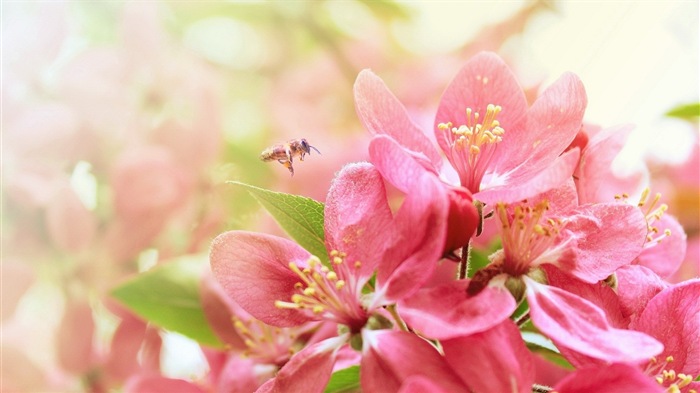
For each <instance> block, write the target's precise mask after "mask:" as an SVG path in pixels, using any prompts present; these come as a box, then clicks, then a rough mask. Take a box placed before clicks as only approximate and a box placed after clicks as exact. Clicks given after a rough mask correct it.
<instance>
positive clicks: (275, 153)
mask: <svg viewBox="0 0 700 393" xmlns="http://www.w3.org/2000/svg"><path fill="white" fill-rule="evenodd" d="M311 149H314V150H315V151H316V153H318V154H321V152H320V151H318V149H317V148H315V147H313V146H311V145H310V144H309V142H307V141H306V139H304V138H301V139H292V140H290V141H287V142H285V143H279V144H276V145H272V146H270V147H268V148H267V149H265V150H263V151H262V153H260V159H261V160H263V161H277V162H279V163H280V164H282V165H284V166H285V167H286V168H287V169H289V172H290V173H291V174H292V176H294V166H293V162H294V157H297V156H298V157H299V161H304V156H305V155H307V154H309V155H311Z"/></svg>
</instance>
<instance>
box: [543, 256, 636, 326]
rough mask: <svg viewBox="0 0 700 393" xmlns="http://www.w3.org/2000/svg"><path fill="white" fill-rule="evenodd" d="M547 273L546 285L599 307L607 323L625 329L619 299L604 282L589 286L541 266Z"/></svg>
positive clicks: (555, 270) (625, 322)
mask: <svg viewBox="0 0 700 393" xmlns="http://www.w3.org/2000/svg"><path fill="white" fill-rule="evenodd" d="M543 268H544V270H545V271H546V272H547V283H548V284H549V285H551V286H554V287H557V288H561V289H563V290H566V291H567V292H570V293H572V294H574V295H576V296H579V297H582V298H584V299H586V300H588V301H589V302H591V303H593V304H595V305H596V306H598V307H600V309H601V310H603V311H604V312H605V316H606V317H607V319H608V322H609V323H610V324H611V325H612V326H614V327H616V328H626V327H627V326H628V325H629V318H628V317H625V315H623V313H622V306H621V305H620V299H619V298H618V296H617V294H616V293H615V291H614V290H613V289H612V288H611V287H610V286H609V285H607V284H605V283H604V282H602V281H601V282H596V283H594V284H590V283H587V282H583V281H581V280H579V279H577V278H576V277H573V276H570V275H568V274H564V273H562V272H561V270H559V269H557V268H556V267H554V266H548V265H545V266H543Z"/></svg>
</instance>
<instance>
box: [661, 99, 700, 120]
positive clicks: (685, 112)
mask: <svg viewBox="0 0 700 393" xmlns="http://www.w3.org/2000/svg"><path fill="white" fill-rule="evenodd" d="M666 116H668V117H677V118H679V119H683V120H687V121H690V122H697V121H698V119H700V102H694V103H692V104H683V105H679V106H677V107H675V108H673V109H671V110H669V111H668V112H666Z"/></svg>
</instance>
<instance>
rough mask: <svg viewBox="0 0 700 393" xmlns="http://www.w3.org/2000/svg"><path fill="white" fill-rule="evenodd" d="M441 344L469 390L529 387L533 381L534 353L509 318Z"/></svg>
mask: <svg viewBox="0 0 700 393" xmlns="http://www.w3.org/2000/svg"><path fill="white" fill-rule="evenodd" d="M442 345H443V349H444V351H445V358H446V359H447V362H448V363H449V364H450V365H451V366H452V368H453V369H454V370H455V372H457V373H458V374H459V376H460V377H461V378H462V380H463V381H465V382H467V383H468V384H469V387H470V388H471V390H472V391H474V392H520V393H526V392H531V391H532V384H533V383H534V382H535V365H534V359H533V358H532V356H533V355H532V353H530V351H529V350H528V349H527V347H526V346H525V342H524V341H523V339H522V337H521V336H520V331H519V330H518V327H517V326H515V324H514V323H513V322H512V321H510V320H505V321H502V322H501V323H500V324H498V325H496V326H495V327H493V328H491V329H489V330H486V331H484V332H481V333H477V334H474V335H471V336H464V337H457V338H454V339H451V340H446V341H443V342H442ZM477 359H478V361H475V360H477Z"/></svg>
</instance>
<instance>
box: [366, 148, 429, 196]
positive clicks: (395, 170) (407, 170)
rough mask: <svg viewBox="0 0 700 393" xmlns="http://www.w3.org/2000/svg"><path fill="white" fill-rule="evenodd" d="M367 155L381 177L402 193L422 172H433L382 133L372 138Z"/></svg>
mask: <svg viewBox="0 0 700 393" xmlns="http://www.w3.org/2000/svg"><path fill="white" fill-rule="evenodd" d="M369 156H370V158H371V160H372V163H373V164H374V165H375V167H376V168H377V170H379V172H380V173H381V174H382V177H384V178H385V179H386V180H387V181H388V182H389V183H391V184H392V185H394V187H396V188H398V189H399V190H401V191H402V192H404V193H407V192H408V191H409V190H410V189H411V188H413V187H414V184H415V183H416V181H417V180H418V179H419V178H420V177H421V176H422V175H423V174H425V173H434V172H431V171H430V170H428V169H427V168H425V167H424V166H422V165H421V164H420V163H419V162H418V161H416V157H415V156H413V155H411V153H410V152H409V151H408V150H406V149H404V148H402V147H401V146H400V145H399V144H398V142H396V141H395V140H393V139H391V138H389V137H387V136H384V135H379V136H376V137H374V138H372V141H371V142H370V144H369ZM436 176H437V174H436Z"/></svg>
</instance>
